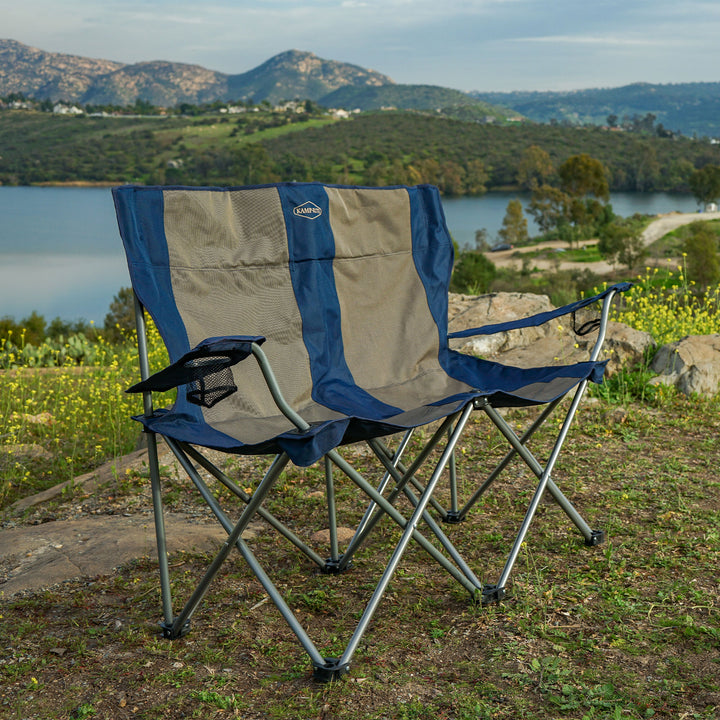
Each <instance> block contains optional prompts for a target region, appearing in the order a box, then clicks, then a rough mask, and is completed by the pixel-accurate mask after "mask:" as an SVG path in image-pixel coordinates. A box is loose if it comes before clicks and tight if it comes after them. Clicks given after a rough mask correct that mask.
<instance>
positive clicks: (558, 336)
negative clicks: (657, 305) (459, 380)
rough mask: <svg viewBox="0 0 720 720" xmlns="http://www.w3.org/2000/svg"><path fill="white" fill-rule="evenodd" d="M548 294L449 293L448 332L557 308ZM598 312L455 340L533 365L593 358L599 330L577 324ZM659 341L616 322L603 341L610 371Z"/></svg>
mask: <svg viewBox="0 0 720 720" xmlns="http://www.w3.org/2000/svg"><path fill="white" fill-rule="evenodd" d="M553 309H554V306H553V305H552V303H551V302H550V299H549V298H548V297H547V296H546V295H535V294H533V293H491V294H489V295H479V296H471V295H453V294H451V295H450V303H449V311H448V317H449V331H450V332H455V331H459V330H463V329H466V328H472V327H481V326H483V325H491V324H495V323H500V322H506V321H508V320H515V319H517V318H522V317H527V316H530V315H536V314H537V313H541V312H547V311H549V310H553ZM593 317H594V314H593V311H592V310H591V309H588V310H583V311H581V312H580V313H578V317H577V318H576V319H575V321H573V318H572V316H570V315H566V316H563V317H559V318H556V319H555V320H553V321H552V322H549V323H545V324H544V325H540V326H538V327H532V328H521V329H519V330H512V331H510V332H500V333H496V334H494V335H481V336H479V337H476V338H463V339H455V340H451V341H450V346H451V347H452V348H453V349H456V350H460V351H461V352H466V353H472V354H473V355H479V356H481V357H485V358H488V359H491V360H497V361H498V362H502V363H504V364H507V365H515V366H518V367H533V366H543V365H557V364H571V363H575V362H582V361H585V360H588V359H589V357H590V353H591V352H592V349H593V346H594V344H595V341H596V338H597V334H596V333H594V332H593V333H590V334H588V335H577V334H576V333H575V331H574V327H581V326H582V325H583V323H584V322H586V321H587V320H589V319H592V318H593ZM654 347H655V341H654V340H653V338H652V336H651V335H649V334H648V333H645V332H641V331H639V330H633V329H632V328H630V327H628V326H627V325H624V324H623V323H617V322H611V323H609V324H608V331H607V335H606V338H605V343H604V345H603V350H602V354H601V356H600V359H601V360H608V365H607V369H606V373H607V375H612V374H613V373H615V372H617V371H618V370H619V369H620V368H621V367H624V368H626V369H627V368H631V367H633V366H637V365H640V364H641V363H642V362H643V361H644V358H645V354H646V352H647V350H648V349H650V348H654Z"/></svg>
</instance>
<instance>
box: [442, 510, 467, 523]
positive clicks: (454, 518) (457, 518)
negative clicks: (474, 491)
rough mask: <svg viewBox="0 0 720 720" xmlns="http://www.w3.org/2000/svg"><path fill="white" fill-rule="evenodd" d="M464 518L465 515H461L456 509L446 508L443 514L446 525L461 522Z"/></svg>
mask: <svg viewBox="0 0 720 720" xmlns="http://www.w3.org/2000/svg"><path fill="white" fill-rule="evenodd" d="M464 519H465V516H464V515H462V514H461V513H460V512H459V511H458V510H448V511H447V512H446V513H445V515H444V516H443V522H446V523H447V524H448V525H457V524H458V523H461V522H462V521H463V520H464Z"/></svg>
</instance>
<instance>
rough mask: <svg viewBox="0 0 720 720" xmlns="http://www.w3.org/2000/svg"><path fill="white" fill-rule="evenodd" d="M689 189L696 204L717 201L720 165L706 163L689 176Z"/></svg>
mask: <svg viewBox="0 0 720 720" xmlns="http://www.w3.org/2000/svg"><path fill="white" fill-rule="evenodd" d="M690 191H691V192H692V194H693V195H694V196H695V199H696V200H697V203H698V205H707V204H708V203H711V202H717V200H718V198H720V166H718V165H706V166H705V167H703V168H700V169H699V170H696V171H695V172H694V173H693V174H692V175H691V176H690Z"/></svg>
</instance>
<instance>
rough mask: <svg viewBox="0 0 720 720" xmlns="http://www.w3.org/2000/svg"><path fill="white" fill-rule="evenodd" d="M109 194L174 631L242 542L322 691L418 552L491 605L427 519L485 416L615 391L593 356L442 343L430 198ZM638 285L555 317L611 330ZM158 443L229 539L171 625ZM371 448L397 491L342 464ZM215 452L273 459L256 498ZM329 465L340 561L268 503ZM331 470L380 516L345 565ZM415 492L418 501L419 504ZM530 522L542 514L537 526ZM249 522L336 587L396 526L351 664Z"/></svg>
mask: <svg viewBox="0 0 720 720" xmlns="http://www.w3.org/2000/svg"><path fill="white" fill-rule="evenodd" d="M113 195H114V200H115V205H116V211H117V216H118V222H119V226H120V232H121V236H122V239H123V243H124V246H125V251H126V254H127V258H128V265H129V269H130V277H131V280H132V285H133V289H134V292H135V296H136V316H137V324H138V341H139V355H140V369H141V378H142V380H141V382H140V383H138V384H137V385H135V386H133V388H131V389H130V390H131V391H134V392H142V393H143V401H144V412H143V414H142V415H141V416H138V418H137V419H138V420H140V421H141V422H142V424H143V426H144V429H145V431H146V433H147V435H148V447H149V465H150V471H151V483H152V493H153V504H154V512H155V524H156V534H157V542H158V557H159V566H160V583H161V589H162V604H163V615H164V622H163V623H162V627H163V632H164V634H165V636H166V637H169V638H176V637H180V636H182V635H184V634H185V632H187V630H188V627H189V621H190V618H191V616H192V615H193V613H194V612H195V610H196V609H197V607H198V605H199V604H200V602H201V600H202V598H203V596H204V595H205V593H206V592H207V590H208V587H209V585H210V583H211V581H212V579H213V577H214V576H215V575H216V573H217V571H218V570H219V568H220V567H221V565H222V563H223V562H224V560H225V559H226V557H227V556H228V554H229V553H230V552H231V549H232V548H233V547H237V548H238V549H239V551H240V553H241V554H242V556H243V558H244V560H245V561H246V563H247V565H248V566H249V568H250V569H251V571H252V572H253V573H254V575H255V576H256V578H257V579H258V580H259V582H260V583H261V584H262V585H263V587H264V589H265V591H266V592H267V594H268V596H269V597H270V599H271V600H272V601H273V603H274V604H275V605H276V606H277V608H278V610H279V611H280V612H281V614H282V615H283V617H284V618H285V620H286V621H287V623H288V624H289V626H290V628H291V629H292V631H293V632H294V633H295V635H296V636H297V638H298V640H299V641H300V643H301V644H302V646H303V648H304V649H305V651H306V652H307V653H308V655H309V656H310V659H311V661H312V665H313V668H314V675H315V677H316V678H317V679H318V680H321V681H326V680H331V679H335V678H338V677H340V676H342V675H343V674H344V673H346V672H347V670H348V668H349V666H350V662H351V659H352V657H353V655H354V653H355V651H356V649H357V647H358V644H359V643H360V641H361V639H362V637H363V635H364V633H365V632H366V630H367V628H368V625H369V623H370V621H371V618H372V616H373V614H374V613H375V611H376V609H377V607H378V605H379V604H380V601H381V599H382V596H383V594H384V592H385V590H386V588H387V586H388V584H389V582H390V580H391V578H392V576H393V574H394V572H395V570H396V568H397V567H398V564H399V563H400V561H401V558H402V556H403V554H404V552H405V550H406V548H407V547H408V545H409V543H410V542H411V541H413V540H414V541H415V542H417V543H418V544H419V546H420V547H422V548H423V549H424V550H425V551H426V552H427V553H429V554H430V555H431V557H432V558H433V559H434V560H436V561H437V562H438V563H439V564H440V565H441V567H443V568H444V569H445V570H446V571H447V572H448V573H449V574H450V575H451V576H452V577H453V578H454V579H455V580H456V581H457V582H459V583H460V584H461V585H462V586H463V587H464V588H465V589H466V590H467V591H468V592H469V593H470V595H471V596H473V597H477V598H480V597H482V593H483V590H485V592H486V595H487V589H486V588H484V587H483V585H482V584H481V582H480V581H479V580H478V579H477V577H476V576H475V574H474V573H473V571H472V570H471V568H470V567H469V565H468V563H467V562H466V560H465V559H464V558H463V557H462V556H461V554H460V553H459V552H458V550H457V549H456V548H455V547H454V546H453V544H452V543H451V542H450V541H449V540H448V538H447V537H446V535H445V534H444V533H443V532H442V530H441V528H440V527H439V526H438V524H437V523H436V522H435V521H434V520H433V518H432V517H431V514H430V513H429V512H428V504H429V503H430V501H431V499H433V495H434V493H435V492H436V489H437V488H438V485H439V481H440V478H441V476H442V475H443V474H444V472H445V468H446V467H447V466H448V464H449V463H450V462H451V459H452V457H453V453H454V449H455V446H456V445H457V443H458V441H459V439H460V437H461V435H462V432H463V429H464V428H465V425H466V423H467V421H468V418H469V417H470V415H471V413H472V412H473V410H475V409H483V410H485V412H486V413H488V414H489V415H490V417H491V418H492V419H493V420H495V421H496V422H498V423H499V424H500V427H501V428H502V427H503V423H502V419H501V418H500V419H499V420H498V418H499V416H498V418H496V417H495V415H496V414H497V413H496V409H497V408H498V407H504V406H526V405H538V404H548V403H549V404H553V403H555V401H556V400H558V399H559V398H562V397H563V396H564V395H566V394H567V393H568V392H570V391H572V390H573V389H575V390H576V401H577V402H579V396H580V395H581V394H582V390H583V389H584V387H585V385H586V384H587V382H588V381H593V382H599V381H600V380H601V378H602V374H603V368H604V363H602V362H599V361H598V359H597V353H594V357H592V358H591V359H590V360H588V361H587V362H581V363H574V364H572V365H568V366H561V367H541V368H531V369H520V368H513V367H507V366H504V365H501V364H498V363H494V362H489V361H486V360H482V359H479V358H476V357H471V356H468V355H463V354H461V353H458V352H454V351H452V350H451V349H450V348H449V346H448V337H447V298H448V283H449V278H450V273H451V270H452V262H453V250H452V242H451V240H450V237H449V234H448V232H447V228H446V226H445V221H444V216H443V212H442V207H441V204H440V199H439V194H438V191H437V189H436V188H434V187H430V186H417V187H408V188H406V187H393V188H357V187H340V186H328V185H321V184H316V183H285V184H278V185H268V186H259V187H251V188H231V189H222V188H160V187H134V186H125V187H121V188H116V189H115V190H114V191H113ZM626 287H628V286H625V285H623V286H614V287H612V288H610V289H608V290H606V291H605V292H604V293H602V294H601V295H598V296H596V297H594V298H590V299H587V300H585V301H582V302H580V303H575V304H573V305H572V306H569V309H568V308H564V309H560V310H558V311H556V314H557V315H560V314H562V313H563V312H572V311H574V310H577V309H579V308H580V307H581V306H584V305H589V304H591V303H593V302H595V301H596V300H599V299H603V300H604V308H605V311H604V313H603V326H602V327H601V331H600V332H601V335H602V334H603V333H604V323H606V321H607V307H608V304H609V301H610V300H611V299H612V297H613V296H614V294H615V293H616V292H618V291H620V290H624V289H626ZM145 310H147V311H148V312H149V313H150V315H151V316H152V318H153V319H154V321H155V323H156V325H157V327H158V330H159V332H160V334H161V336H162V338H163V340H164V342H165V345H166V347H167V350H168V353H169V356H170V365H169V366H168V367H167V368H165V369H164V370H161V371H159V372H157V373H156V374H154V375H152V376H151V375H150V371H149V367H148V354H147V345H146V340H145V314H144V311H145ZM536 321H537V318H535V319H531V320H530V321H528V322H530V323H533V322H536ZM476 332H483V330H479V331H476ZM251 356H252V357H251ZM175 387H177V388H178V392H177V399H176V401H175V403H174V405H173V406H172V407H171V408H169V409H162V410H156V409H154V408H153V403H152V399H151V392H152V391H162V390H168V389H171V388H175ZM575 405H576V403H575ZM570 419H571V418H570ZM567 424H569V420H567V421H566V425H567ZM426 425H432V427H433V428H434V431H433V432H432V435H431V437H430V440H429V441H428V442H427V444H426V446H425V447H424V448H423V449H422V451H421V452H419V454H418V456H417V457H416V458H415V459H413V460H411V461H407V462H406V461H405V460H404V459H403V452H404V449H405V446H406V445H407V439H408V437H409V432H411V431H412V429H413V428H417V427H420V426H426ZM400 432H405V433H406V437H405V440H404V441H403V442H402V443H400V446H399V447H398V448H397V449H396V450H395V451H394V452H393V451H390V450H389V449H388V447H387V445H386V444H385V442H384V440H383V438H384V437H386V436H388V435H392V434H395V433H400ZM566 432H567V430H566V428H565V427H563V431H562V432H561V437H560V438H559V440H558V443H557V444H556V451H555V452H554V453H553V458H551V461H549V462H548V463H546V466H545V469H544V470H542V472H540V473H539V474H540V482H539V486H538V490H537V493H536V495H538V496H542V494H543V492H544V490H545V488H546V487H550V489H551V491H552V492H553V494H554V493H555V486H554V485H551V484H550V483H551V480H550V476H549V475H550V472H551V470H552V466H553V464H554V461H555V459H556V457H557V453H559V450H560V446H561V445H562V440H563V439H564V436H565V434H566ZM156 435H160V436H162V437H163V438H164V439H165V441H166V442H167V444H168V445H169V447H170V448H171V450H172V451H173V452H174V454H175V455H176V457H177V458H178V460H179V462H180V464H181V465H182V467H183V468H184V469H185V470H186V471H187V473H188V475H189V477H190V479H191V480H192V481H193V483H194V484H195V486H196V487H197V489H198V490H199V492H200V494H201V495H202V497H203V498H204V499H205V501H206V502H207V503H208V505H209V507H210V508H211V510H212V511H213V513H214V514H215V515H216V517H217V518H218V519H219V521H220V522H221V524H222V525H223V527H224V528H225V529H226V531H227V532H228V539H227V541H226V542H225V544H224V545H223V546H222V548H221V549H220V550H219V552H218V554H217V555H216V557H215V558H214V559H213V561H212V562H211V563H210V566H209V567H208V570H207V572H206V574H205V575H204V576H203V578H202V579H201V580H200V582H199V584H198V586H197V588H196V590H195V591H194V592H193V593H192V595H191V597H190V598H189V600H188V601H187V603H186V604H185V606H184V608H183V610H182V611H181V612H180V614H179V615H177V616H176V615H175V614H174V612H173V602H172V596H171V583H170V575H169V568H168V561H167V554H166V549H165V530H164V522H163V511H162V491H161V485H160V476H159V470H158V465H157V447H156ZM508 440H509V441H510V442H511V444H513V446H515V451H516V452H518V453H520V454H521V455H527V454H528V453H526V450H525V446H524V441H523V440H522V439H520V440H519V441H517V439H514V438H513V437H512V435H510V437H508ZM358 441H367V443H368V444H369V446H370V448H371V449H372V451H373V452H374V454H375V456H376V457H377V458H378V460H379V462H380V465H381V468H382V469H383V471H384V473H385V477H384V478H383V479H382V480H381V481H380V483H379V484H377V483H375V484H373V483H370V482H369V481H368V480H367V479H366V478H365V477H363V476H362V475H361V474H360V473H358V472H357V471H356V470H355V469H354V468H353V467H352V466H351V465H350V464H349V463H348V462H347V461H346V460H345V459H344V457H343V456H342V455H341V454H340V452H338V448H339V447H340V446H341V445H345V444H349V443H354V442H358ZM203 448H211V449H215V450H222V451H226V452H229V453H237V454H250V455H270V456H275V459H274V460H273V461H272V463H271V464H270V466H269V469H268V470H267V472H266V474H265V475H264V477H263V478H262V479H261V480H260V481H259V483H258V484H257V486H256V489H255V490H254V491H253V492H252V493H248V492H246V490H244V489H243V488H241V487H239V486H238V484H237V483H235V482H233V481H232V479H231V478H229V477H228V476H227V475H226V474H225V473H223V472H222V471H221V470H220V469H219V468H217V467H216V466H215V465H213V464H212V463H211V462H210V461H209V460H208V459H207V458H206V457H205V456H204V454H203V452H202V449H203ZM433 453H434V454H433ZM438 455H439V459H437V461H436V463H435V465H434V468H433V469H432V472H431V474H430V477H429V480H427V481H426V482H425V484H424V485H422V484H420V483H419V481H418V480H417V477H416V476H417V474H418V470H419V468H420V467H421V466H422V465H423V463H425V462H426V461H427V462H430V460H429V458H430V457H431V456H432V457H433V458H434V457H437V456H438ZM319 461H322V462H323V463H324V465H325V473H326V482H327V511H328V518H329V522H330V529H331V533H330V545H331V547H330V558H329V559H323V558H322V557H320V556H319V555H318V554H317V553H316V552H315V551H314V550H313V549H312V548H310V547H308V546H307V545H306V544H305V543H304V542H303V541H302V539H301V538H300V537H298V535H297V534H296V533H295V532H293V531H292V530H291V529H290V528H288V527H287V526H286V525H284V524H283V523H282V522H281V521H280V520H279V519H278V518H276V517H275V516H274V515H272V514H271V513H270V512H269V511H268V509H267V503H266V500H268V499H269V498H271V497H273V496H274V495H273V486H274V485H275V484H276V482H277V481H278V479H279V477H280V476H281V474H282V473H283V471H284V469H285V468H286V467H287V465H288V463H290V462H292V463H294V464H296V465H299V466H308V465H311V464H313V463H316V462H319ZM531 462H533V461H531ZM333 467H336V468H338V469H339V470H340V471H342V472H343V473H344V474H345V475H347V477H348V478H350V480H351V481H352V482H353V483H355V485H356V486H357V487H358V488H359V490H360V491H361V493H364V495H365V496H367V498H369V499H370V501H371V506H370V508H369V510H368V513H367V514H366V518H364V519H363V522H362V523H361V525H360V527H359V528H358V531H357V533H356V535H355V537H354V538H353V540H352V541H351V542H350V544H349V545H348V547H347V549H346V550H345V552H344V553H342V554H341V553H340V552H339V549H338V542H337V536H336V534H335V533H334V528H335V527H336V525H335V517H334V516H335V498H334V482H333ZM198 468H202V469H203V470H205V471H207V472H209V473H210V474H211V475H212V476H214V478H215V479H216V480H217V481H218V482H219V483H220V484H221V485H222V487H223V488H227V489H229V490H231V491H232V492H233V493H234V494H235V495H237V496H238V497H239V498H240V499H241V500H242V501H243V502H244V503H245V505H244V509H243V510H242V512H241V514H240V516H239V519H237V520H235V521H231V520H230V518H229V517H228V515H227V513H226V512H225V510H224V509H223V507H222V506H221V504H220V502H219V501H218V499H217V497H216V496H215V495H213V493H212V492H211V490H210V488H209V487H208V485H207V484H206V482H205V480H204V479H203V476H202V475H201V473H200V472H199V470H198ZM413 484H415V485H417V487H419V488H420V490H419V491H413V489H412V487H413ZM416 493H417V494H416ZM400 496H406V497H408V498H409V499H410V501H411V505H410V512H409V516H408V517H406V516H404V515H403V514H402V513H401V512H400V510H399V509H398V507H399V505H398V503H396V500H397V499H398V498H399V497H400ZM568 505H569V503H568ZM570 507H571V506H570ZM531 511H532V507H531V508H530V510H529V511H528V515H529V519H528V520H527V524H529V522H530V520H531V519H532V513H531ZM452 512H453V509H452V508H451V514H452ZM572 512H574V510H573V511H572ZM446 514H447V513H446ZM256 516H259V517H261V518H263V519H264V520H265V521H267V522H268V523H270V525H271V526H272V527H273V528H275V529H276V530H277V531H279V532H280V533H281V534H282V535H283V536H284V537H286V538H287V539H288V540H290V541H291V542H292V543H293V544H295V545H296V547H298V548H299V549H300V550H301V551H302V552H304V553H305V554H306V555H307V557H308V558H310V559H311V560H312V561H313V562H315V563H316V564H317V565H318V566H319V567H320V568H321V569H322V570H323V571H325V572H328V573H334V572H340V571H342V570H344V569H346V568H347V567H348V566H349V564H350V560H351V559H352V558H353V557H355V554H356V552H357V549H358V548H359V547H361V546H362V545H363V543H364V542H365V541H366V539H367V538H368V537H369V536H370V535H371V531H372V529H373V527H374V526H375V525H376V524H377V522H378V520H379V519H380V518H381V517H386V516H389V517H390V518H391V519H392V520H393V521H394V522H395V523H397V524H398V525H399V526H400V528H402V533H401V535H400V538H399V540H398V542H397V545H396V547H395V550H394V551H393V553H392V554H391V556H390V558H389V560H388V562H387V566H386V568H385V570H384V572H383V573H382V575H381V577H380V578H379V580H378V583H377V586H376V588H375V591H374V592H373V594H372V597H371V598H370V599H369V601H368V603H367V605H366V607H365V610H364V612H363V613H362V616H361V617H360V620H359V621H358V624H357V627H356V628H355V631H354V632H353V634H352V637H351V638H350V640H349V642H348V644H347V646H346V648H345V650H344V652H343V653H342V655H341V656H340V657H338V658H326V657H324V656H323V655H322V654H321V653H320V652H319V650H318V649H317V648H316V646H315V644H314V643H313V641H312V640H311V638H310V637H309V634H308V633H307V631H306V630H305V629H304V628H303V627H302V625H301V624H300V622H299V620H298V619H297V617H296V615H295V614H294V613H293V612H292V610H291V608H290V607H289V605H288V603H287V602H286V601H285V599H284V598H283V596H282V594H281V593H280V592H279V590H278V589H277V587H276V586H275V584H274V583H273V581H272V580H271V578H270V577H269V575H268V573H267V571H266V569H265V568H264V567H263V566H262V565H261V563H260V561H259V560H258V558H257V557H256V556H255V554H254V553H253V552H252V550H251V549H250V546H249V544H248V542H246V541H245V540H244V539H243V537H242V534H243V531H244V530H245V529H246V528H247V526H248V524H249V523H250V521H251V520H252V519H253V518H255V517H256ZM578 517H579V516H578ZM421 522H422V525H421ZM420 527H422V528H423V532H421V531H420ZM428 532H429V534H430V537H431V538H432V540H431V539H428ZM518 547H519V545H518ZM511 567H512V564H511V563H510V568H511ZM507 574H509V569H508V571H507ZM506 579H507V578H504V580H506ZM504 580H503V581H502V586H503V587H504Z"/></svg>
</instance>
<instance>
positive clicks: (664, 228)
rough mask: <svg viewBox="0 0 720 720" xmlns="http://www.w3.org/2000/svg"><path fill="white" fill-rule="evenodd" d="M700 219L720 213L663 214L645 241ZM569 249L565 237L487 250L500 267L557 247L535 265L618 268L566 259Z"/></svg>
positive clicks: (543, 267) (541, 267)
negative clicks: (553, 255) (520, 246)
mask: <svg viewBox="0 0 720 720" xmlns="http://www.w3.org/2000/svg"><path fill="white" fill-rule="evenodd" d="M698 220H720V212H711V213H668V214H667V215H660V216H658V217H657V219H656V220H653V221H652V222H651V223H650V224H649V225H648V226H647V227H646V228H645V230H644V231H643V234H642V239H643V243H644V244H645V246H646V247H647V246H648V245H651V244H652V243H654V242H655V241H656V240H659V239H660V238H661V237H663V235H667V233H669V232H672V231H673V230H675V229H676V228H679V227H680V226H681V225H689V224H690V223H693V222H696V221H698ZM596 242H597V240H583V241H582V242H580V247H584V246H585V245H592V244H594V243H596ZM566 248H567V243H565V242H562V241H561V240H554V241H552V242H543V243H538V244H537V245H530V246H528V247H522V248H513V249H512V250H502V251H500V252H491V253H486V255H487V257H488V258H489V259H490V260H492V261H493V263H494V264H495V265H496V266H498V267H509V266H512V265H517V266H518V267H519V266H520V265H521V263H522V260H521V258H519V257H518V255H519V254H520V255H521V254H522V253H528V252H537V251H538V250H557V251H558V256H557V257H556V258H552V259H549V258H535V259H534V260H533V265H534V266H535V267H537V268H538V269H539V270H550V269H553V268H555V267H557V268H558V269H560V270H575V269H578V270H582V269H587V270H590V271H591V272H594V273H597V274H598V275H603V274H605V273H608V272H611V271H612V270H613V269H614V266H613V265H612V264H611V263H608V262H605V261H604V260H601V261H598V262H592V263H584V262H569V261H563V259H562V252H561V251H562V250H565V249H566Z"/></svg>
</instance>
